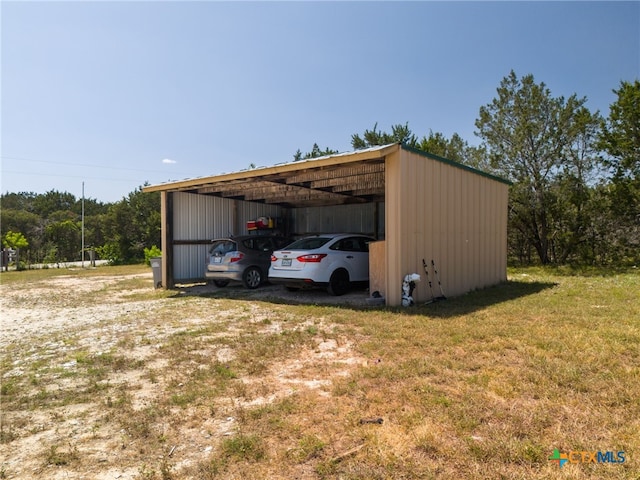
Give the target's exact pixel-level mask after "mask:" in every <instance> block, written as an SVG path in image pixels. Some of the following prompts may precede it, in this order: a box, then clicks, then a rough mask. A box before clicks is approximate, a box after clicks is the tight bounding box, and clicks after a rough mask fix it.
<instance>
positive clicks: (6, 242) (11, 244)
mask: <svg viewBox="0 0 640 480" xmlns="http://www.w3.org/2000/svg"><path fill="white" fill-rule="evenodd" d="M2 246H3V247H5V248H11V249H13V250H18V249H20V248H26V247H28V246H29V242H28V241H27V239H26V238H25V236H24V235H23V234H22V233H20V232H12V231H9V232H7V233H6V234H4V235H3V236H2Z"/></svg>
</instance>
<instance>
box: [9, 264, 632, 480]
mask: <svg viewBox="0 0 640 480" xmlns="http://www.w3.org/2000/svg"><path fill="white" fill-rule="evenodd" d="M117 271H118V270H111V269H110V268H106V267H104V268H99V269H98V270H97V271H95V272H100V273H95V272H94V274H103V272H110V273H108V274H109V275H111V274H116V273H114V272H117ZM125 271H126V272H127V273H129V272H133V273H135V271H136V270H135V268H134V269H133V270H126V269H125V270H123V272H125ZM138 271H143V270H142V269H141V267H140V269H139V270H138ZM21 273H22V274H27V275H33V278H32V279H30V281H31V282H34V283H37V282H41V281H46V277H47V276H49V275H52V274H51V273H50V272H46V273H41V274H40V275H41V277H37V275H38V274H32V273H31V272H16V273H11V275H9V274H2V277H1V279H2V282H3V284H4V283H5V281H6V280H8V281H10V282H13V283H12V285H14V284H15V285H16V286H21V287H22V286H24V285H27V284H28V283H25V282H24V281H23V280H18V278H19V277H18V274H21ZM80 275H89V276H90V275H91V273H85V272H82V273H80ZM10 277H11V278H10ZM23 279H24V277H23ZM127 282H128V283H127ZM127 282H123V283H122V284H121V288H123V289H124V288H130V286H131V280H128V281H127ZM147 283H148V285H146V287H149V286H150V284H151V281H150V280H149V281H148V282H147ZM127 285H128V286H127ZM144 286H145V285H143V287H144ZM116 288H118V287H117V286H112V287H110V288H109V290H108V292H106V293H107V294H109V295H112V294H113V291H114V289H116ZM234 297H236V298H232V299H226V298H221V294H220V293H218V291H216V292H215V294H201V295H182V294H179V292H178V294H175V292H164V293H162V292H158V291H153V289H152V288H149V292H148V293H144V292H142V293H140V292H138V293H136V294H135V296H134V298H135V300H136V301H146V302H149V305H150V306H151V305H152V304H153V305H155V307H154V308H153V309H152V308H151V307H150V308H149V312H148V313H145V312H144V311H140V312H138V313H136V316H135V318H132V315H131V314H129V315H128V316H123V318H122V322H123V324H125V323H126V324H127V325H133V324H134V323H135V328H133V327H131V328H130V329H129V330H126V331H124V330H123V332H122V333H121V334H119V335H120V336H119V337H118V339H117V343H115V344H114V345H113V347H112V348H111V349H110V350H109V351H108V352H100V354H99V355H98V354H97V353H96V352H94V351H92V350H91V348H90V347H88V346H86V345H81V343H82V342H81V339H82V335H83V333H82V332H80V331H77V332H68V334H67V335H66V336H65V339H66V342H67V344H66V345H67V348H66V350H65V355H66V356H67V357H66V360H73V361H74V362H75V366H76V367H75V370H73V371H70V370H68V369H67V370H65V371H60V368H59V367H56V365H59V364H60V361H61V360H60V359H59V358H52V357H46V356H39V357H37V356H34V355H33V354H30V356H27V355H26V353H23V352H24V351H26V350H25V348H26V345H29V344H31V343H32V342H33V341H32V340H30V339H24V343H19V342H18V343H16V344H14V345H11V346H10V348H8V349H7V351H6V352H3V359H2V360H3V361H2V375H3V383H2V422H3V427H2V443H0V448H1V449H3V450H4V449H8V448H9V447H10V446H11V444H12V443H14V442H18V441H20V439H24V438H25V437H27V436H28V435H30V434H35V433H33V432H34V431H35V429H34V428H33V427H30V426H29V425H28V419H29V418H31V417H29V416H28V415H27V414H26V413H25V412H30V414H31V415H35V414H36V413H38V412H44V413H47V414H48V415H53V413H52V412H59V408H60V407H61V406H64V407H66V408H69V407H70V406H72V405H79V404H83V405H92V406H93V407H92V408H93V410H92V409H89V412H91V413H90V414H86V415H89V417H90V418H89V417H85V418H84V421H85V422H86V423H87V425H89V426H92V427H91V428H94V429H95V430H96V432H98V431H101V430H102V429H104V430H105V431H113V432H126V434H122V438H123V439H122V440H119V442H121V443H122V450H123V451H126V452H128V453H127V455H126V456H123V458H122V462H128V463H127V464H129V465H133V466H135V468H137V470H138V474H137V478H140V479H143V478H146V479H154V478H158V479H165V480H166V479H171V478H172V479H182V478H194V479H196V478H197V479H205V480H206V479H213V478H241V477H243V478H282V479H285V478H301V479H307V478H309V479H312V478H327V479H334V478H335V479H338V478H340V479H387V478H402V479H429V478H434V479H436V478H437V479H462V478H472V479H487V478H489V479H494V478H495V479H549V478H551V479H567V478H571V479H638V478H640V434H639V432H640V274H638V273H637V272H636V271H635V270H630V271H624V272H618V271H608V270H585V271H575V270H570V269H543V268H527V269H512V270H510V271H509V280H508V282H506V283H505V284H503V285H500V286H497V287H493V288H489V289H486V290H482V291H477V292H473V293H470V294H468V295H465V296H463V297H460V298H453V299H448V300H446V301H443V302H437V303H434V304H431V305H422V306H414V307H410V308H406V309H403V308H367V307H362V308H354V307H339V306H335V307H333V306H317V305H283V304H281V303H278V302H277V301H270V300H269V299H262V300H255V299H250V300H249V297H247V298H246V299H243V298H237V295H235V296H234ZM193 319H198V322H197V324H195V323H193ZM127 322H128V323H127ZM169 327H171V328H173V329H174V330H170V331H167V332H166V334H165V335H164V336H162V337H154V336H153V335H152V333H153V332H156V331H158V330H159V329H160V328H164V329H167V328H169ZM105 328H113V322H111V323H110V324H109V325H108V326H105ZM44 340H46V336H44V335H43V336H42V337H40V338H39V339H38V341H39V342H41V343H46V342H44ZM49 340H50V341H54V340H55V341H62V340H61V338H60V337H59V336H58V337H56V338H55V339H49ZM151 347H153V350H152V351H151V350H150V349H151ZM325 347H326V348H329V347H331V348H333V350H330V351H329V353H331V355H329V354H326V355H324V354H323V353H326V352H325V351H324V350H323V348H325ZM33 348H34V347H30V349H31V350H30V351H31V353H33ZM135 349H140V351H145V352H147V351H149V352H151V353H147V354H146V356H140V355H137V356H134V355H133V353H132V352H133V351H134V350H135ZM145 349H146V350H145ZM340 349H342V350H344V351H347V350H348V354H345V355H343V356H342V357H340V356H332V355H334V354H335V353H336V352H339V351H342V350H340ZM225 352H226V353H228V358H223V357H222V356H221V355H222V353H225ZM21 355H23V357H21ZM346 357H349V358H348V359H347V358H346ZM16 358H23V361H24V362H25V364H26V365H25V368H24V374H23V375H19V376H15V375H13V376H8V375H7V372H10V371H11V370H12V369H14V368H15V360H16ZM36 358H37V359H36ZM347 360H349V361H347ZM283 366H288V367H289V368H290V369H292V371H293V372H294V373H295V374H296V375H299V376H300V378H301V379H304V380H305V381H307V382H320V383H319V384H321V385H323V387H322V388H320V389H318V388H305V387H304V386H303V384H301V383H300V384H298V383H289V384H288V385H299V386H298V387H294V388H290V389H289V390H283V389H282V388H280V389H278V388H276V387H275V386H274V382H275V381H276V380H277V378H278V375H280V376H282V375H283V374H282V373H278V372H281V370H282V368H283ZM56 368H57V370H56ZM36 374H37V375H36ZM65 375H67V376H68V377H72V378H70V379H69V382H70V383H69V385H70V386H69V387H68V388H66V387H65V385H66V384H65V382H64V381H63V380H61V377H64V376H65ZM125 377H126V380H123V378H125ZM291 382H293V380H291ZM51 384H56V385H57V386H56V388H55V389H52V388H50V387H51ZM142 384H146V385H152V386H153V387H154V388H153V389H152V391H153V396H152V397H150V398H148V399H146V401H145V402H144V403H140V402H136V401H135V396H136V392H138V391H139V390H140V389H141V385H142ZM308 384H310V383H308ZM62 417H64V415H62ZM377 418H381V419H382V423H367V422H365V423H363V422H362V420H363V419H377ZM228 419H232V420H233V423H232V425H231V424H230V426H229V428H228V429H227V430H228V431H225V432H224V433H219V432H222V430H217V431H216V432H218V433H215V432H214V431H213V430H214V429H213V427H212V425H214V424H215V425H218V424H220V423H222V424H224V422H225V421H227V420H228ZM63 420H64V419H63V418H61V419H60V421H61V422H62V421H63ZM229 421H231V420H229ZM25 422H27V425H24V423H25ZM216 422H217V423H216ZM203 425H209V427H207V428H210V429H211V431H212V433H211V435H210V436H209V437H208V440H207V442H208V443H207V445H210V447H211V448H209V449H205V450H204V452H205V453H199V454H198V455H195V453H198V452H202V451H203V448H204V447H202V445H200V444H198V445H199V446H196V444H195V443H194V444H193V445H192V446H191V450H192V452H191V453H193V455H191V456H189V453H188V451H189V448H182V447H184V446H185V443H186V440H185V438H187V434H188V433H189V432H191V431H192V430H193V431H200V430H202V429H203V428H205V427H203ZM30 432H32V433H30ZM96 436H97V437H99V436H100V435H98V434H96ZM133 443H135V444H136V445H137V446H136V447H135V448H129V447H127V448H125V444H126V445H130V444H133ZM176 446H177V449H176ZM90 447H91V439H90V438H89V439H86V438H85V439H79V438H75V437H73V436H71V437H70V438H66V437H65V440H64V441H59V442H58V443H52V444H50V445H47V446H46V450H45V451H44V454H41V458H40V459H39V462H40V465H41V473H42V477H40V478H48V477H47V474H48V473H50V472H51V469H55V468H58V469H60V468H67V469H69V471H71V472H73V471H76V472H77V471H96V470H95V469H96V468H99V467H100V465H97V466H96V464H95V462H94V461H93V460H92V459H93V457H92V456H91V455H89V454H88V453H87V452H88V451H90V449H91V448H90ZM93 448H95V446H93ZM172 448H174V450H175V453H173V450H171V449H172ZM555 450H558V452H559V454H564V455H567V459H568V461H567V462H566V463H565V464H564V466H563V467H562V468H560V467H559V465H558V462H557V461H551V460H550V457H551V456H552V455H553V454H554V451H555ZM170 451H171V452H172V453H171V454H169V453H168V452H170ZM581 452H586V453H584V454H583V453H581ZM593 452H601V454H602V455H601V456H600V458H601V460H622V459H623V458H624V462H617V463H613V462H600V463H598V462H597V461H596V463H593V460H597V458H598V456H597V454H596V455H594V454H593ZM607 452H611V453H607ZM620 452H623V453H622V454H620ZM122 455H124V454H122ZM91 469H93V470H91ZM0 474H2V475H3V476H4V478H12V477H11V476H10V474H11V471H10V469H8V468H7V469H5V467H3V470H1V471H0ZM0 478H3V477H0Z"/></svg>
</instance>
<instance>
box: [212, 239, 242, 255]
mask: <svg viewBox="0 0 640 480" xmlns="http://www.w3.org/2000/svg"><path fill="white" fill-rule="evenodd" d="M234 250H237V248H236V242H232V241H231V240H217V241H215V242H213V245H211V248H210V249H209V255H220V256H222V255H226V254H227V253H229V252H233V251H234Z"/></svg>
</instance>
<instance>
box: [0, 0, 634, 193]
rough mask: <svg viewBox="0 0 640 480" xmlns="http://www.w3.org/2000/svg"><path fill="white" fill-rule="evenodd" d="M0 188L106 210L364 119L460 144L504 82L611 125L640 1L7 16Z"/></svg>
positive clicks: (14, 6) (11, 9)
mask: <svg viewBox="0 0 640 480" xmlns="http://www.w3.org/2000/svg"><path fill="white" fill-rule="evenodd" d="M0 16H1V27H2V28H1V41H2V57H1V67H2V70H1V82H2V83H1V102H2V103H1V114H2V115H1V133H2V136H1V142H2V143H1V156H2V158H1V161H2V172H1V173H2V175H1V178H0V182H1V184H0V187H1V191H2V192H3V193H6V192H23V191H28V192H36V193H44V192H47V191H49V190H52V189H55V190H59V191H66V192H70V193H72V194H74V195H76V196H77V197H78V198H79V197H80V196H81V194H82V182H84V184H85V196H86V197H88V198H95V199H97V200H99V201H102V202H115V201H118V200H120V199H121V198H123V197H126V196H127V195H128V194H129V193H130V192H132V191H133V190H135V189H136V188H137V187H139V186H141V185H142V184H144V182H147V181H148V182H149V183H151V184H156V183H161V182H165V181H169V180H181V179H184V178H193V177H199V176H205V175H215V174H219V173H224V172H231V171H237V170H241V169H244V168H248V167H249V165H250V164H255V165H257V166H269V165H274V164H276V163H282V162H288V161H291V160H292V159H293V154H294V153H295V152H296V150H298V149H300V150H302V151H303V152H307V151H310V150H311V147H312V145H313V143H314V142H316V143H318V144H319V146H320V147H321V148H323V149H324V148H326V147H329V148H332V149H335V150H339V151H348V150H351V135H352V134H354V133H360V134H361V133H362V132H364V130H365V129H370V128H372V127H373V125H374V124H375V123H376V122H377V123H378V127H379V128H380V129H382V130H387V131H389V130H390V129H391V125H394V124H398V123H402V124H404V123H406V122H408V123H409V127H410V128H411V129H412V130H413V132H414V133H415V134H416V135H418V136H419V137H422V136H424V135H428V133H429V131H430V130H432V131H434V132H441V133H443V134H444V135H445V136H447V137H450V136H451V135H452V134H453V133H458V134H459V135H461V136H462V137H463V138H464V139H465V140H467V141H468V142H469V143H471V144H478V143H479V141H480V140H479V139H478V138H477V137H476V136H475V135H474V131H475V127H474V122H475V120H476V118H477V117H478V112H479V109H480V107H481V106H483V105H486V104H488V103H490V102H491V100H492V99H493V98H494V97H495V96H496V88H497V87H498V86H499V84H500V81H501V80H502V79H503V78H504V77H505V76H507V75H508V74H509V72H510V70H512V69H513V70H514V71H515V72H516V74H517V75H518V77H522V76H524V75H526V74H533V75H534V78H535V80H536V82H544V83H545V84H546V85H547V86H548V87H549V88H550V90H551V94H552V95H553V96H555V97H557V96H561V95H562V96H565V97H568V96H570V95H572V94H574V93H575V94H577V95H578V96H579V97H587V99H588V102H587V106H588V107H589V108H590V109H591V110H592V111H595V110H600V112H601V113H602V114H604V115H608V112H609V105H610V104H611V103H612V102H613V101H615V95H614V94H613V93H612V90H613V89H615V88H618V87H619V85H620V81H622V80H625V81H634V80H636V79H638V78H640V2H637V1H636V2H620V3H618V2H406V3H405V2H233V3H232V2H213V1H209V2H207V1H201V2H187V1H182V2H163V1H159V2H147V1H129V2H88V1H85V2H11V1H2V2H1V4H0Z"/></svg>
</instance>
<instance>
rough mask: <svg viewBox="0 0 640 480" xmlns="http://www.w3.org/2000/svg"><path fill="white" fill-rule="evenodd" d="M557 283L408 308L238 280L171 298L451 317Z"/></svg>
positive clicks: (178, 290) (513, 285) (360, 294)
mask: <svg viewBox="0 0 640 480" xmlns="http://www.w3.org/2000/svg"><path fill="white" fill-rule="evenodd" d="M556 285H557V283H553V282H539V281H534V282H532V281H521V280H508V281H506V282H503V283H501V284H499V285H496V286H493V287H489V288H485V289H482V290H476V291H473V292H470V293H467V294H465V295H462V296H459V297H455V298H447V299H446V300H440V301H435V302H431V303H427V304H424V303H417V304H416V305H413V306H411V307H406V308H405V307H386V306H370V305H368V304H367V299H368V298H369V291H368V290H367V289H356V290H352V291H351V292H349V293H348V294H346V295H342V296H338V297H336V296H332V295H329V294H328V293H327V292H326V290H323V289H309V290H301V291H296V292H290V291H288V290H287V289H286V288H284V287H282V286H280V285H270V284H267V285H263V286H261V287H260V288H257V289H255V290H248V289H246V288H244V287H243V286H242V285H241V284H240V283H238V284H230V285H229V286H227V287H223V288H218V287H216V286H214V285H212V284H207V283H194V284H185V285H177V286H176V287H175V288H174V291H175V297H182V296H199V297H207V298H225V299H232V300H246V301H260V302H270V303H276V304H280V305H282V304H284V305H325V306H334V307H337V308H349V309H351V310H354V309H355V310H378V311H389V312H394V313H407V314H411V315H416V314H417V315H425V316H428V317H452V316H458V315H465V314H469V313H472V312H474V311H477V310H482V309H484V308H487V307H489V306H491V305H495V304H498V303H502V302H508V301H510V300H515V299H518V298H521V297H525V296H528V295H535V294H537V293H540V292H542V291H544V290H547V289H549V288H553V287H555V286H556Z"/></svg>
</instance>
